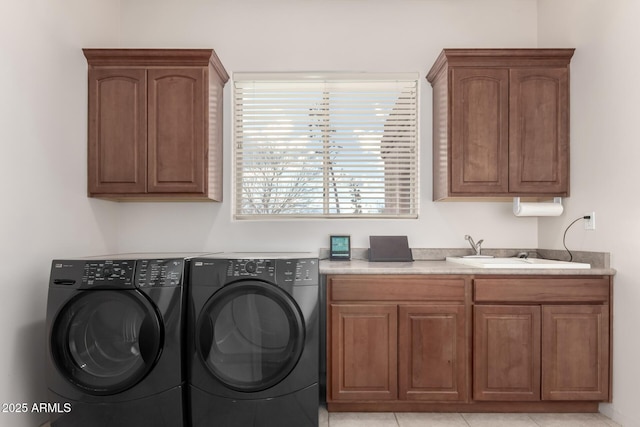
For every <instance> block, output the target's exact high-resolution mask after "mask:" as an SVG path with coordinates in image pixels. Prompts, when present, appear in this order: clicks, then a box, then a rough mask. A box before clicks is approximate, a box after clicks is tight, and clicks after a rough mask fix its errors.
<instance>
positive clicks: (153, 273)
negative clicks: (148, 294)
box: [49, 259, 185, 289]
mask: <svg viewBox="0 0 640 427" xmlns="http://www.w3.org/2000/svg"><path fill="white" fill-rule="evenodd" d="M184 266H185V261H184V259H139V260H134V259H127V260H123V259H119V260H89V261H87V260H54V261H53V263H52V268H51V279H50V282H49V286H55V287H71V288H77V289H99V288H112V289H128V288H135V287H138V288H152V287H163V286H182V283H183V278H184Z"/></svg>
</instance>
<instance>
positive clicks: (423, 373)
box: [398, 304, 467, 401]
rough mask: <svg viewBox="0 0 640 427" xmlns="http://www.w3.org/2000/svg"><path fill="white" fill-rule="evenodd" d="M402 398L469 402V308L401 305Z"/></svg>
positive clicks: (399, 343) (443, 305) (399, 340)
mask: <svg viewBox="0 0 640 427" xmlns="http://www.w3.org/2000/svg"><path fill="white" fill-rule="evenodd" d="M398 310H399V322H398V324H399V325H398V331H399V334H398V381H399V384H398V386H399V390H398V397H399V399H401V400H419V401H465V400H467V395H466V394H467V393H466V363H465V361H466V360H467V357H466V354H465V351H466V349H467V345H466V339H465V325H466V321H465V307H464V305H462V304H429V305H427V304H420V305H409V304H406V305H399V306H398Z"/></svg>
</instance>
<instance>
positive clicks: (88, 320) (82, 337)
mask: <svg viewBox="0 0 640 427" xmlns="http://www.w3.org/2000/svg"><path fill="white" fill-rule="evenodd" d="M50 339H51V343H50V344H51V350H52V353H53V358H54V360H55V363H56V365H57V367H58V369H59V370H60V372H61V373H62V374H63V375H64V376H65V377H66V378H67V379H68V380H69V381H70V382H72V383H73V384H75V385H76V386H78V387H80V388H82V389H83V390H84V391H86V392H88V393H89V394H95V395H108V394H115V393H118V392H121V391H123V390H126V389H128V388H130V387H132V386H134V385H135V384H137V383H138V382H139V381H140V380H141V379H142V378H144V377H145V376H146V375H147V373H148V372H149V371H150V370H151V368H152V367H153V365H154V364H155V362H156V360H157V359H158V357H159V355H160V351H161V348H162V342H163V330H162V326H161V322H160V317H159V314H158V313H157V312H156V310H155V309H154V307H153V305H152V304H151V303H150V302H149V301H148V300H147V298H146V297H145V296H144V295H142V294H141V293H140V292H138V291H111V290H94V291H84V292H82V293H80V294H79V295H77V296H76V297H75V298H73V299H72V300H71V301H69V302H68V303H67V304H66V305H65V306H64V308H63V309H62V310H61V311H60V314H59V315H58V317H57V318H56V321H55V322H54V325H53V330H52V333H51V338H50Z"/></svg>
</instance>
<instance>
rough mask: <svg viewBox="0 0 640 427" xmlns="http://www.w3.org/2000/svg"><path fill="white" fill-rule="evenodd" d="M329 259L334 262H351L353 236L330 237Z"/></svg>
mask: <svg viewBox="0 0 640 427" xmlns="http://www.w3.org/2000/svg"><path fill="white" fill-rule="evenodd" d="M329 259H331V260H332V261H349V260H350V259H351V236H331V237H330V239H329Z"/></svg>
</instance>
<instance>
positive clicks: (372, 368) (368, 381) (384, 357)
mask: <svg viewBox="0 0 640 427" xmlns="http://www.w3.org/2000/svg"><path fill="white" fill-rule="evenodd" d="M330 316H331V341H330V345H331V350H330V357H331V360H330V361H329V362H328V363H330V366H331V379H330V380H331V383H330V385H329V393H330V397H331V398H332V399H333V400H395V399H397V395H398V388H397V330H398V320H397V306H396V305H391V304H371V305H365V304H358V305H348V304H332V305H331V306H330Z"/></svg>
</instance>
